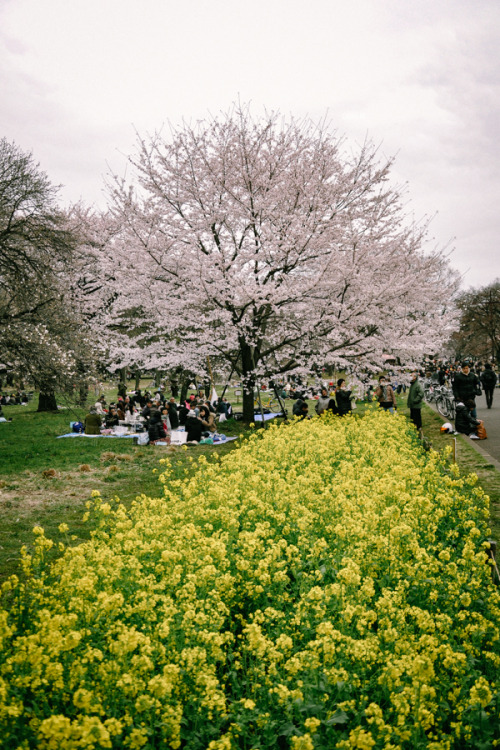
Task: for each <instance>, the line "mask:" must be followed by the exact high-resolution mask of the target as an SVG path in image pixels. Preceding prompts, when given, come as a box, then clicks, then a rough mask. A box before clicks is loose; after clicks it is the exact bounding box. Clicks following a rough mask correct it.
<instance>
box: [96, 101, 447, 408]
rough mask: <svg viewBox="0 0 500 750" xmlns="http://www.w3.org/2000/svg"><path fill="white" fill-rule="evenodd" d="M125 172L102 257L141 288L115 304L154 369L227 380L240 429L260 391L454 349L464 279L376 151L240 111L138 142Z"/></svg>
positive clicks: (115, 189)
mask: <svg viewBox="0 0 500 750" xmlns="http://www.w3.org/2000/svg"><path fill="white" fill-rule="evenodd" d="M130 165H131V173H130V175H129V176H128V177H127V178H126V179H124V178H119V177H114V179H113V180H112V181H111V182H110V198H111V204H110V210H111V215H112V216H113V219H114V221H115V222H116V227H118V228H119V229H118V231H117V232H116V234H114V235H113V238H112V241H111V242H110V243H109V246H108V254H110V255H111V256H112V257H113V259H114V262H115V264H116V265H118V266H119V268H120V273H121V276H122V278H125V279H127V278H133V280H134V283H133V284H129V285H128V288H126V289H125V288H124V285H121V291H120V295H119V298H117V300H116V301H115V302H116V304H118V305H120V306H121V307H122V309H129V310H131V309H134V310H135V311H136V312H137V314H138V316H139V317H138V319H137V323H138V324H139V322H140V321H141V322H144V323H146V328H149V331H150V333H151V332H152V331H154V334H155V336H156V341H155V342H152V344H151V346H152V349H151V352H152V351H153V350H155V345H158V346H156V349H157V350H158V352H159V356H160V358H161V359H162V361H163V362H165V361H166V360H169V361H171V362H172V363H173V362H174V360H176V361H177V363H179V362H182V363H183V364H184V365H186V366H189V367H190V368H191V369H193V370H196V368H197V367H203V362H204V359H205V357H206V355H210V356H214V357H219V358H222V359H224V360H225V361H226V362H227V363H228V367H234V369H235V371H236V372H237V373H238V375H239V376H240V377H241V378H242V380H243V382H244V386H245V389H244V405H243V409H244V417H245V419H246V420H247V421H251V419H252V418H253V389H254V386H255V383H256V382H257V380H258V379H259V377H261V376H264V375H276V374H278V373H284V372H289V371H292V370H295V371H300V370H302V371H306V370H307V371H310V370H311V367H312V366H313V365H316V366H318V365H323V364H327V363H329V362H335V363H336V364H337V366H340V367H342V366H348V365H350V364H352V363H353V362H358V363H360V364H363V365H368V366H371V367H376V366H378V365H380V363H381V362H382V356H383V355H384V353H385V354H387V353H391V354H394V355H397V356H398V357H400V358H401V359H403V360H414V359H415V358H418V357H419V356H421V355H422V354H423V352H424V351H434V350H436V349H437V348H438V347H439V345H440V342H441V341H442V340H443V339H445V338H446V337H447V336H448V335H449V324H450V311H449V310H448V306H449V300H450V299H451V298H452V296H453V294H454V291H455V288H456V284H457V276H456V274H454V273H453V272H452V271H451V270H450V267H449V264H448V261H447V260H446V258H445V256H444V254H443V253H442V252H439V251H437V250H435V249H432V250H429V249H428V248H426V236H427V226H426V225H425V224H423V225H418V226H417V225H415V224H413V223H410V224H408V223H407V220H406V217H405V213H404V209H403V207H402V194H401V191H399V190H398V189H397V188H395V187H392V186H391V184H390V182H389V171H390V167H391V162H380V161H379V158H378V154H377V150H376V148H374V147H373V146H372V145H370V144H365V145H364V146H363V147H362V148H361V149H359V150H358V151H357V152H356V153H351V152H350V151H349V150H348V149H347V146H346V144H345V143H344V141H343V140H342V139H341V138H339V137H338V136H337V135H336V134H335V133H333V132H332V131H331V130H330V129H329V127H328V126H327V125H326V124H324V123H323V124H320V125H316V124H314V123H312V122H309V121H303V122H297V121H294V120H291V121H285V120H283V119H282V118H281V117H280V116H279V115H278V114H270V115H268V116H266V117H265V118H263V119H261V120H254V119H253V118H252V116H251V114H250V111H249V109H248V108H245V107H235V108H233V109H232V110H231V111H230V112H229V113H228V114H227V115H224V116H221V117H219V118H214V119H212V120H210V121H208V122H201V123H198V124H196V125H193V126H191V125H188V124H184V125H183V126H181V127H179V128H177V129H172V131H171V133H170V134H169V136H168V138H164V137H162V136H161V135H159V134H157V135H155V136H154V137H151V138H147V139H139V144H138V151H137V154H136V155H134V156H132V157H131V158H130ZM424 250H425V251H424ZM139 318H140V321H139ZM152 320H154V324H153V325H151V321H152ZM166 352H168V356H167V357H165V354H166Z"/></svg>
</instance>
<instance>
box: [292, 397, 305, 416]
mask: <svg viewBox="0 0 500 750" xmlns="http://www.w3.org/2000/svg"><path fill="white" fill-rule="evenodd" d="M292 414H293V416H294V417H300V419H305V418H306V417H309V405H308V403H307V401H304V400H303V399H301V398H298V399H297V401H296V402H295V403H294V405H293V408H292Z"/></svg>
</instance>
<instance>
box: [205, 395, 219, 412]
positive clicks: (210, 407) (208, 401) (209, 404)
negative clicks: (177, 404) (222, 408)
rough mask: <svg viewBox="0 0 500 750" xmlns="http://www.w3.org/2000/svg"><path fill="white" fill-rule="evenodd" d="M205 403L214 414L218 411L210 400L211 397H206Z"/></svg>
mask: <svg viewBox="0 0 500 750" xmlns="http://www.w3.org/2000/svg"><path fill="white" fill-rule="evenodd" d="M203 403H204V404H205V406H206V407H207V408H208V409H209V410H210V412H211V413H212V414H216V411H215V406H214V405H213V404H212V402H211V401H210V399H208V398H206V399H205V401H204V402H203Z"/></svg>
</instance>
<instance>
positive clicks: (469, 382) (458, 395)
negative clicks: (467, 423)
mask: <svg viewBox="0 0 500 750" xmlns="http://www.w3.org/2000/svg"><path fill="white" fill-rule="evenodd" d="M453 395H454V397H455V401H456V402H457V404H458V403H463V404H465V403H466V402H468V401H470V402H471V404H473V406H472V408H471V414H472V416H473V417H474V419H476V418H477V412H476V396H478V395H481V383H480V381H479V378H478V376H477V375H476V373H475V372H471V369H470V366H469V363H468V362H463V363H462V370H461V372H457V374H456V375H455V379H454V381H453Z"/></svg>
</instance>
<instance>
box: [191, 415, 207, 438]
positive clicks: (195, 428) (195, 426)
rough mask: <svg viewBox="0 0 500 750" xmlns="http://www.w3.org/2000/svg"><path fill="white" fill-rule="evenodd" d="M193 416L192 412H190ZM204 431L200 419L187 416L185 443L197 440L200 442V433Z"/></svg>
mask: <svg viewBox="0 0 500 750" xmlns="http://www.w3.org/2000/svg"><path fill="white" fill-rule="evenodd" d="M192 413H193V414H194V412H192ZM204 431H205V427H204V426H203V423H202V421H201V419H198V417H194V416H188V417H187V419H186V432H187V437H186V441H187V442H190V441H191V440H197V441H198V442H200V440H201V433H202V432H204Z"/></svg>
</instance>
